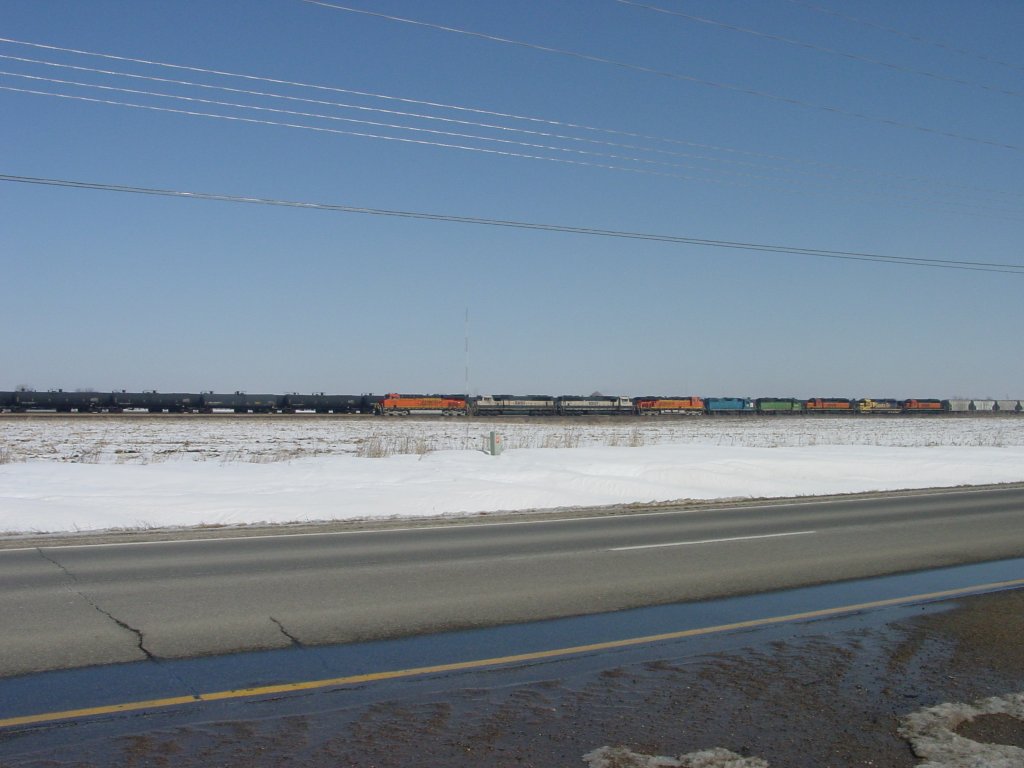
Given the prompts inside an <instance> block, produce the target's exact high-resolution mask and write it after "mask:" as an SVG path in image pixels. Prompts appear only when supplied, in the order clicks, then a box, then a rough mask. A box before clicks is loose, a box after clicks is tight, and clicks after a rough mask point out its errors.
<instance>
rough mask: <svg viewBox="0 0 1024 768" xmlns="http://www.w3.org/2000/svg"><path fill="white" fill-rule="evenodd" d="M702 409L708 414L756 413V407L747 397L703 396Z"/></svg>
mask: <svg viewBox="0 0 1024 768" xmlns="http://www.w3.org/2000/svg"><path fill="white" fill-rule="evenodd" d="M704 411H705V412H706V413H710V414H717V413H757V408H756V407H755V405H754V401H753V400H751V399H750V398H749V397H705V398H704Z"/></svg>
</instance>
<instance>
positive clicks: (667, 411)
mask: <svg viewBox="0 0 1024 768" xmlns="http://www.w3.org/2000/svg"><path fill="white" fill-rule="evenodd" d="M0 411H7V412H14V413H22V412H28V411H56V412H58V413H70V412H72V411H77V412H79V413H123V412H125V411H148V412H150V413H165V412H166V413H215V412H220V413H224V412H229V413H231V412H233V413H297V412H300V411H302V412H315V413H372V414H380V415H410V414H440V415H446V416H447V415H451V416H464V415H480V416H574V415H581V416H582V415H631V416H632V415H635V416H672V415H692V416H699V415H720V414H737V415H738V414H762V415H783V414H817V413H820V414H943V413H986V412H991V413H997V412H998V413H1022V412H1024V401H1021V400H934V399H930V400H929V399H909V400H894V399H891V398H874V399H873V398H860V399H849V398H841V397H812V398H810V399H808V400H799V399H796V398H791V397H759V398H745V397H697V396H694V395H686V396H673V397H663V396H654V395H648V396H644V397H633V398H629V397H608V396H605V395H590V396H577V395H561V396H559V397H553V396H551V395H479V396H474V397H467V396H465V395H408V394H406V395H402V394H389V395H327V394H324V393H322V392H321V393H319V394H312V395H299V394H291V395H250V394H246V393H244V392H235V393H233V394H217V393H214V392H201V393H198V394H192V393H182V392H176V393H163V392H155V391H149V392H110V393H105V392H65V391H63V390H53V391H49V392H32V391H16V392H0Z"/></svg>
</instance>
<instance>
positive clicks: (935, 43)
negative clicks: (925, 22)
mask: <svg viewBox="0 0 1024 768" xmlns="http://www.w3.org/2000/svg"><path fill="white" fill-rule="evenodd" d="M789 2H791V3H793V4H794V5H799V6H801V7H803V8H807V9H808V10H811V11H815V12H817V13H823V14H825V15H827V16H835V17H836V18H838V19H842V20H843V21H849V22H851V23H853V24H860V25H862V26H865V27H871V28H872V29H878V30H881V31H882V32H888V33H889V34H892V35H896V36H898V37H902V38H904V39H906V40H912V41H913V42H915V43H921V44H922V45H929V46H932V47H934V48H941V49H942V50H944V51H947V52H949V53H956V54H958V55H960V56H967V57H969V58H972V59H978V60H979V61H985V62H988V63H990V64H998V65H999V66H1001V67H1007V68H1008V69H1015V70H1017V71H1018V72H1024V67H1022V66H1020V65H1019V64H1012V63H1010V62H1008V61H1003V60H1001V59H997V58H994V57H992V56H989V55H988V54H986V53H979V52H978V51H971V50H967V49H966V48H958V47H957V46H955V45H952V44H951V43H945V42H942V41H941V40H932V39H931V38H927V37H924V36H922V35H918V34H916V33H914V32H905V31H903V30H902V29H897V28H895V27H888V26H886V25H884V24H879V23H878V22H876V21H869V20H867V19H861V18H858V17H856V16H850V15H849V14H846V13H841V12H840V11H836V10H833V9H832V8H826V7H824V6H822V5H817V4H816V3H809V2H806V1H805V0H789Z"/></svg>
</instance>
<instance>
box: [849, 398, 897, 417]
mask: <svg viewBox="0 0 1024 768" xmlns="http://www.w3.org/2000/svg"><path fill="white" fill-rule="evenodd" d="M857 413H888V414H896V413H903V404H902V403H901V402H900V401H899V400H893V399H892V398H888V397H880V398H876V399H872V398H870V397H863V398H861V399H860V400H858V401H857Z"/></svg>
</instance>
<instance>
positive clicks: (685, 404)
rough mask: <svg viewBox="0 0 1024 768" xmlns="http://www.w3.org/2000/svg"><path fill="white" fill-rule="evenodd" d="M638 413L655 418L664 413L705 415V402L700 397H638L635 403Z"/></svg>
mask: <svg viewBox="0 0 1024 768" xmlns="http://www.w3.org/2000/svg"><path fill="white" fill-rule="evenodd" d="M633 402H634V404H635V406H636V412H637V413H638V414H640V415H641V416H655V415H659V414H664V413H688V414H694V415H698V414H701V413H704V400H703V398H700V397H692V396H691V397H671V398H670V397H638V398H636V399H635V400H634V401H633Z"/></svg>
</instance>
